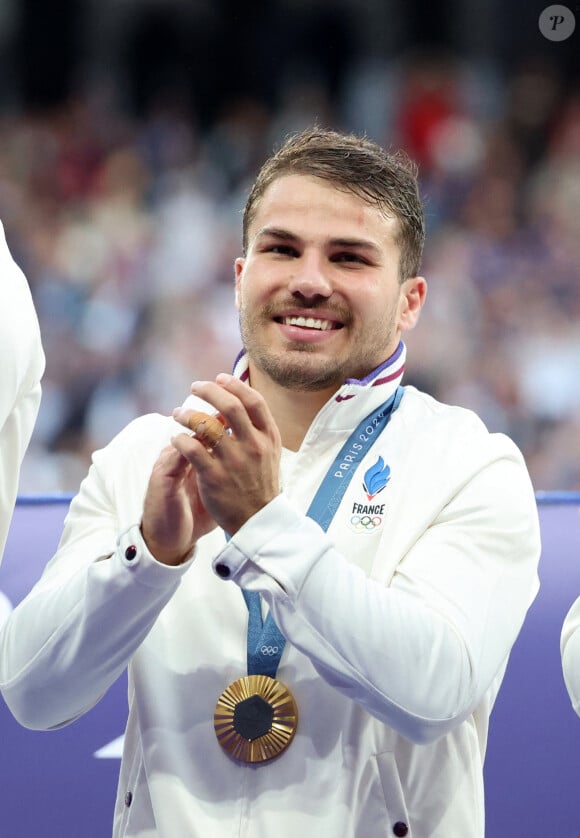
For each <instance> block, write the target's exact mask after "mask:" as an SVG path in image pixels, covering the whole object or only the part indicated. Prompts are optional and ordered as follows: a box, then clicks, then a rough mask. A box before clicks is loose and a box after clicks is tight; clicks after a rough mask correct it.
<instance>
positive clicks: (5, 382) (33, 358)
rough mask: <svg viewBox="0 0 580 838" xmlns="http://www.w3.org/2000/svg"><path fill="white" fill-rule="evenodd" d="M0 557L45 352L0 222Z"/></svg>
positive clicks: (31, 425)
mask: <svg viewBox="0 0 580 838" xmlns="http://www.w3.org/2000/svg"><path fill="white" fill-rule="evenodd" d="M0 358H1V359H2V360H1V361H0V560H1V559H2V555H3V553H4V547H5V545H6V537H7V535H8V530H9V527H10V521H11V520H12V513H13V512H14V504H15V503H16V494H17V490H18V481H19V478H20V467H21V465H22V459H23V457H24V454H25V452H26V449H27V447H28V443H29V442H30V437H31V435H32V431H33V428H34V423H35V422H36V416H37V414H38V408H39V404H40V392H41V385H40V380H41V378H42V374H43V372H44V352H43V350H42V343H41V339H40V329H39V326H38V320H37V317H36V312H35V310H34V305H33V302H32V297H31V295H30V289H29V288H28V283H27V282H26V278H25V276H24V274H23V273H22V271H21V270H20V268H19V267H18V265H17V264H16V263H15V262H14V260H13V259H12V256H11V254H10V251H9V249H8V245H7V244H6V237H5V235H4V228H3V226H2V224H1V223H0Z"/></svg>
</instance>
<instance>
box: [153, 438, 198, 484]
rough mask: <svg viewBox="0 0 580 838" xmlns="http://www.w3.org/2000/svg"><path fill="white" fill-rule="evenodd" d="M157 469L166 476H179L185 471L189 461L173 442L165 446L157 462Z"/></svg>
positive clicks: (188, 466)
mask: <svg viewBox="0 0 580 838" xmlns="http://www.w3.org/2000/svg"><path fill="white" fill-rule="evenodd" d="M156 467H157V471H158V472H160V473H161V474H163V475H165V476H166V477H170V478H176V477H177V478H179V477H182V476H183V475H185V474H186V473H187V470H188V469H189V468H190V463H189V461H188V460H187V458H185V457H184V456H183V455H182V454H181V452H180V451H179V449H177V448H176V447H175V446H174V445H173V444H171V445H167V446H165V448H163V450H162V451H161V453H160V455H159V457H158V460H157V463H156Z"/></svg>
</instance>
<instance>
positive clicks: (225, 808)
mask: <svg viewBox="0 0 580 838" xmlns="http://www.w3.org/2000/svg"><path fill="white" fill-rule="evenodd" d="M240 363H241V364H242V365H243V363H244V361H243V360H242V361H241V362H240ZM238 366H239V369H238V370H237V372H238V374H241V372H242V368H241V367H240V365H238ZM388 372H389V368H388V366H387V368H386V370H385V368H384V366H383V368H380V369H379V370H378V371H376V372H375V373H374V374H373V375H371V376H369V377H368V378H367V379H365V380H364V381H363V382H350V383H347V384H345V385H344V386H343V388H342V389H341V390H340V391H339V393H338V394H337V395H336V396H335V397H334V398H333V399H331V400H330V401H329V402H328V403H327V404H326V405H325V406H324V407H323V408H322V410H321V411H320V413H319V414H318V416H317V417H316V419H315V421H314V422H313V424H312V426H311V428H310V430H309V432H308V434H307V436H306V438H305V440H304V442H303V444H302V446H301V448H300V450H299V451H298V452H297V453H291V452H284V456H283V460H282V483H283V493H282V494H281V495H280V496H279V497H277V498H276V499H275V500H274V501H272V502H271V503H270V504H268V506H266V507H265V508H264V509H262V510H261V511H260V512H259V513H258V514H257V515H255V516H254V517H253V518H252V519H251V520H250V521H248V522H247V523H246V525H245V526H244V527H242V529H241V530H239V532H238V533H236V535H235V536H234V537H233V538H232V539H231V541H230V542H229V543H228V544H225V539H224V537H223V534H222V533H221V532H220V531H217V530H215V531H214V532H213V533H210V534H209V535H208V536H206V537H205V539H203V540H202V541H201V542H200V543H199V544H198V546H197V549H196V552H195V554H194V556H193V558H192V559H191V560H190V561H189V562H187V563H186V564H185V565H183V566H180V567H177V568H173V567H166V566H164V565H162V564H159V563H157V562H156V561H155V560H154V559H153V557H152V556H151V555H149V554H148V551H147V549H146V548H145V546H144V544H143V542H142V540H141V538H140V535H139V529H138V523H139V520H140V516H141V511H142V503H143V497H144V492H145V488H146V484H147V480H148V476H149V474H150V471H151V467H152V464H153V462H154V460H155V459H156V456H157V453H158V452H159V450H160V448H161V447H162V446H163V445H164V444H166V443H167V441H168V440H169V439H170V437H171V436H172V435H173V434H175V433H176V431H177V430H178V428H177V426H176V424H175V423H174V422H173V420H172V419H169V418H166V417H163V416H158V415H151V416H146V417H142V418H140V419H138V420H136V421H135V422H133V423H132V424H131V425H129V426H128V427H127V428H126V429H125V430H124V431H123V432H121V433H120V434H119V435H118V436H117V437H116V438H115V439H114V440H113V441H112V442H111V443H110V445H109V446H107V447H106V448H105V449H104V450H101V451H99V452H97V453H95V455H94V461H93V465H92V467H91V470H90V472H89V475H88V476H87V478H86V479H85V481H84V482H83V484H82V487H81V490H80V492H79V495H78V496H77V497H76V498H75V499H74V501H73V503H72V505H71V509H70V513H69V515H68V518H67V522H66V525H65V532H64V535H63V539H62V541H61V545H60V547H59V550H58V552H57V555H56V556H55V558H54V559H53V560H52V561H51V562H50V563H49V565H48V567H47V569H46V571H45V573H44V575H43V577H42V578H41V580H40V581H39V583H38V584H37V585H36V586H35V588H34V589H33V591H32V592H31V593H30V594H29V596H28V597H27V598H26V599H25V600H24V602H23V603H21V604H20V605H19V606H18V607H17V608H16V610H15V611H14V612H13V614H12V616H11V618H10V620H9V622H8V624H7V625H6V626H5V627H4V629H3V632H2V635H1V637H0V686H1V689H2V691H3V694H4V697H5V699H6V701H7V703H8V705H9V706H10V708H11V709H12V711H13V713H14V714H15V716H16V717H17V718H18V719H19V720H20V721H21V722H22V723H23V724H25V725H27V726H29V727H33V728H50V727H55V726H58V725H63V724H66V723H67V722H68V721H70V720H72V719H74V718H76V717H78V716H80V715H81V714H82V713H84V712H86V711H87V710H88V709H89V708H90V707H91V706H93V705H94V704H95V703H96V702H97V701H98V700H99V697H100V696H101V695H102V694H103V693H104V692H105V691H106V690H107V688H108V687H109V686H110V684H111V683H112V682H113V681H114V680H115V679H116V678H117V677H118V676H119V674H120V673H121V672H122V671H123V670H124V669H125V667H126V666H127V665H128V666H129V720H128V725H127V731H126V736H125V752H124V757H123V762H122V768H121V776H120V782H119V790H118V797H117V806H116V813H115V826H114V835H115V836H116V838H121V836H123V838H129V837H130V838H137V836H138V838H153V836H159V837H160V838H186V836H187V838H291V837H292V838H294V836H296V835H298V836H300V838H383V836H384V838H387V836H391V835H407V836H408V838H471V836H473V838H482V836H483V834H484V800H483V783H482V764H483V759H484V753H485V745H486V738H487V730H488V717H489V713H490V711H491V708H492V705H493V702H494V699H495V697H496V694H497V690H498V688H499V685H500V682H501V679H502V675H503V672H504V668H505V665H506V662H507V658H508V655H509V652H510V649H511V647H512V644H513V643H514V640H515V638H516V636H517V634H518V632H519V630H520V627H521V625H522V622H523V620H524V616H525V614H526V610H527V608H528V607H529V605H530V603H531V602H532V600H533V598H534V595H535V593H536V591H537V586H538V582H537V572H536V571H537V562H538V558H539V552H540V543H539V525H538V516H537V510H536V505H535V499H534V494H533V491H532V487H531V485H530V481H529V478H528V474H527V471H526V469H525V466H524V464H523V461H522V457H521V455H520V453H519V452H518V450H517V449H516V447H515V446H514V445H513V443H512V442H511V441H510V440H508V439H507V438H506V437H504V436H501V435H491V434H489V433H488V432H487V430H486V429H485V428H484V426H483V425H482V423H481V422H480V420H479V419H478V418H477V417H476V416H475V415H474V414H472V413H471V412H469V411H466V410H463V409H460V408H455V407H448V406H444V405H442V404H439V403H437V402H436V401H434V400H433V399H432V398H430V397H429V396H426V395H424V394H422V393H420V392H418V391H417V390H415V389H414V388H412V387H408V388H406V390H405V395H404V397H403V400H402V402H401V405H400V407H399V408H398V410H397V411H396V413H395V414H394V415H393V417H392V419H391V422H390V424H389V425H388V427H387V428H386V430H385V431H384V432H383V434H382V436H381V437H380V438H379V440H378V441H377V442H376V443H375V445H374V447H373V448H372V449H371V451H370V453H368V455H367V457H366V459H365V461H364V462H363V464H362V465H361V467H360V469H359V471H360V474H359V472H357V473H356V475H355V477H354V479H353V480H352V482H351V483H350V486H349V488H348V490H347V493H346V495H345V497H344V498H343V501H342V503H341V505H340V507H339V508H338V510H337V512H336V515H335V517H334V520H333V522H332V524H331V526H330V529H329V531H328V534H325V533H324V532H323V531H322V530H321V528H320V527H319V526H318V525H317V524H316V523H314V522H313V521H311V520H310V519H308V518H307V517H306V516H305V511H306V509H307V508H308V505H309V502H310V499H311V497H312V496H313V494H314V492H315V491H316V488H317V487H318V484H319V483H320V481H321V479H322V477H323V475H324V473H325V471H326V470H327V469H328V467H329V464H330V463H332V461H333V459H334V456H335V455H336V454H337V452H338V451H339V449H340V447H341V445H342V444H343V443H344V441H345V440H346V438H347V437H348V433H349V432H350V430H351V429H352V427H354V426H355V425H356V424H357V422H358V421H359V420H360V419H361V418H362V417H364V416H365V415H367V414H368V413H369V412H370V411H371V410H372V409H373V408H374V407H375V406H376V405H378V404H380V403H381V402H382V401H384V400H385V398H386V397H387V396H388V394H389V393H390V392H391V391H392V389H393V386H394V385H396V383H397V381H396V380H394V381H391V382H388V380H387V381H385V383H384V384H380V383H379V382H381V381H384V380H386V379H388V378H389V375H388V374H386V373H388ZM378 455H381V456H382V457H383V458H384V461H385V462H386V463H387V464H388V465H389V466H390V468H391V479H390V482H389V483H388V484H387V486H386V488H385V489H384V490H383V491H382V492H381V493H380V495H378V496H377V498H376V499H374V500H373V503H374V504H380V506H383V507H384V508H383V509H382V511H381V512H377V511H376V510H375V512H374V513H373V517H374V518H375V519H380V521H378V520H375V522H374V523H375V524H376V526H374V528H372V529H369V528H364V527H361V522H360V517H361V516H360V514H359V513H360V506H361V505H363V506H364V505H365V503H367V504H368V500H367V499H366V495H365V492H364V489H363V485H362V482H363V473H364V471H365V470H366V469H367V468H368V467H369V465H372V464H373V463H374V462H375V461H376V460H377V457H378ZM353 510H354V511H353ZM365 523H367V524H368V522H366V521H365ZM120 533H121V535H119V534H120ZM129 545H135V546H136V547H137V555H136V556H135V558H134V559H132V560H130V559H129V558H127V557H126V555H125V551H126V549H127V547H128V546H129ZM127 555H128V556H130V555H131V552H129V553H128V554H127ZM106 556H110V559H109V560H105V561H97V559H99V557H106ZM218 563H221V564H225V565H227V566H228V567H229V568H230V570H231V579H230V580H227V581H224V580H223V579H222V578H220V577H219V576H218V575H217V574H216V573H215V571H214V570H213V568H212V565H213V567H215V565H216V564H218ZM240 587H243V588H247V589H253V590H258V591H260V592H262V594H263V596H264V599H265V600H266V601H267V603H268V605H269V607H270V608H271V609H272V611H273V614H274V616H275V619H276V622H277V623H278V625H279V626H280V628H281V629H282V631H283V633H284V634H285V636H286V637H287V639H288V642H287V645H286V648H285V650H284V654H283V657H282V661H281V664H280V667H279V670H278V677H279V678H280V680H282V681H283V682H284V683H285V684H286V685H287V686H288V687H289V688H290V689H291V691H292V693H293V695H294V697H295V699H296V702H297V704H298V708H299V724H298V731H297V733H296V736H295V738H294V740H293V742H292V743H291V744H290V746H289V748H288V750H287V751H285V752H284V753H283V754H282V755H281V756H280V757H279V758H278V759H276V760H274V761H272V762H270V763H266V764H263V765H261V766H258V767H255V766H248V765H240V764H238V763H236V762H234V761H232V760H231V759H230V757H229V756H227V755H226V753H225V752H223V751H222V749H221V747H220V745H219V744H218V742H217V740H216V737H215V735H214V730H213V714H214V709H215V704H216V701H217V699H218V697H219V695H220V693H221V692H222V690H223V689H224V688H225V687H226V686H227V685H228V684H229V683H231V682H232V681H234V680H236V679H237V678H240V677H241V676H243V675H245V674H246V626H247V620H248V615H247V609H246V605H245V603H244V599H243V597H242V594H241V591H240ZM405 830H406V831H405Z"/></svg>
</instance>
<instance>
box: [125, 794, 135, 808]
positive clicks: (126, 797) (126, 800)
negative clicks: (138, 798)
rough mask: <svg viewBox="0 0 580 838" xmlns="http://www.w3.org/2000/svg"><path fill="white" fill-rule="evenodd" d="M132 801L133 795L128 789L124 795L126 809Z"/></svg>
mask: <svg viewBox="0 0 580 838" xmlns="http://www.w3.org/2000/svg"><path fill="white" fill-rule="evenodd" d="M132 802H133V795H132V793H131V792H130V791H128V792H127V794H126V795H125V806H126V807H127V809H128V808H129V806H130V805H131V803H132Z"/></svg>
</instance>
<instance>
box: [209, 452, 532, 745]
mask: <svg viewBox="0 0 580 838" xmlns="http://www.w3.org/2000/svg"><path fill="white" fill-rule="evenodd" d="M510 451H511V449H510ZM515 451H517V449H515V447H514V453H512V454H508V455H506V456H500V457H497V458H495V459H493V460H491V461H490V462H488V463H487V464H486V465H485V466H484V467H482V468H481V469H480V470H479V471H478V472H477V473H476V474H474V475H473V476H472V477H471V478H470V479H469V480H468V481H467V482H466V483H465V485H463V486H462V487H460V488H458V491H457V493H456V494H455V495H454V496H453V497H451V499H450V500H449V502H448V503H447V504H446V505H445V506H444V507H443V508H442V509H441V511H440V513H439V514H438V516H437V518H436V519H435V520H433V521H432V522H431V523H430V525H429V526H427V527H426V528H425V529H424V531H423V532H422V533H421V534H420V536H419V537H418V538H417V540H416V541H415V543H414V546H412V548H411V549H410V550H409V551H408V552H407V553H406V555H404V556H403V557H402V558H401V560H400V562H399V563H398V567H397V570H396V572H395V574H394V576H393V578H392V581H391V584H390V585H389V586H385V585H383V584H380V583H378V582H377V581H375V580H373V579H372V578H368V577H367V576H366V575H365V573H364V572H363V571H362V570H361V569H360V568H359V567H358V566H355V565H353V564H352V563H350V562H349V561H348V560H347V559H346V557H344V556H343V555H341V554H340V552H339V551H338V550H337V549H336V548H335V547H334V546H333V543H332V541H331V539H330V538H329V537H328V536H327V535H326V534H325V533H324V532H323V531H322V530H321V528H320V527H319V526H318V525H317V524H316V523H315V522H313V521H311V520H308V519H307V518H305V517H304V516H303V515H301V514H299V513H298V512H296V511H295V510H294V509H293V507H292V506H291V505H290V504H289V503H288V501H287V500H286V499H285V498H284V497H283V496H282V495H281V496H279V497H278V498H276V499H275V500H274V501H272V502H271V503H270V504H269V506H268V507H266V508H264V509H263V510H261V511H260V513H258V515H256V516H254V518H253V519H251V520H250V521H249V522H247V523H246V524H245V525H244V527H242V528H241V529H240V530H239V531H238V533H236V534H235V535H234V537H233V538H232V539H231V541H230V542H229V543H228V544H227V545H226V547H225V548H224V549H223V550H222V551H221V553H220V555H219V556H218V557H217V558H216V559H215V560H214V569H215V568H217V572H218V573H219V574H220V575H222V576H224V575H227V574H228V572H229V578H230V579H233V580H234V581H235V582H236V583H237V584H239V585H240V586H241V587H243V588H247V589H253V590H258V591H260V592H261V593H263V595H264V598H265V599H266V600H267V602H268V604H269V606H270V608H271V609H272V612H273V615H274V618H275V620H276V622H277V624H278V625H279V627H280V629H281V631H282V632H283V634H284V635H285V636H286V637H287V639H288V640H289V641H290V642H291V643H292V644H293V645H294V646H296V647H298V648H299V649H300V650H301V651H302V652H303V653H304V654H306V655H307V656H308V657H309V658H310V659H311V661H312V663H313V665H314V666H315V668H316V669H317V670H318V672H319V673H320V674H321V675H322V677H324V678H325V679H326V681H327V682H328V683H329V684H331V685H332V686H333V687H335V688H336V689H337V690H339V691H341V692H342V693H344V694H345V695H347V696H349V697H350V698H352V699H353V700H354V701H357V702H358V703H360V704H361V705H363V706H364V707H365V708H366V709H367V710H368V711H369V712H370V713H372V714H373V715H374V716H376V717H378V718H379V719H381V720H383V721H385V722H386V723H387V724H389V725H390V726H392V727H393V728H395V729H396V730H398V731H399V732H400V733H401V734H403V735H404V736H406V737H407V738H409V739H411V740H412V741H415V742H419V743H421V742H429V741H432V740H435V739H437V738H438V737H439V736H441V735H443V734H445V733H447V732H448V731H449V730H450V729H452V728H453V727H454V726H456V725H457V724H458V723H459V722H461V721H463V720H464V719H465V718H466V717H467V716H468V715H469V714H470V713H472V712H473V710H474V709H475V708H476V707H477V705H478V704H479V703H480V702H481V701H482V699H483V697H484V695H485V693H486V692H487V690H488V689H489V688H490V687H491V686H492V685H493V684H494V682H496V680H497V679H499V678H501V675H502V673H503V670H504V667H505V664H506V662H507V657H508V655H509V652H510V649H511V647H512V645H513V643H514V641H515V639H516V637H517V634H518V632H519V630H520V627H521V625H522V623H523V620H524V617H525V614H526V611H527V609H528V607H529V605H530V604H531V602H532V601H533V598H534V596H535V594H536V591H537V587H538V582H537V563H538V559H539V552H540V541H539V523H538V515H537V509H536V504H535V498H534V494H533V491H532V488H531V484H530V481H529V477H528V474H527V471H526V469H525V466H524V465H523V462H522V460H521V457H520V456H519V452H518V454H517V455H516V454H515ZM383 549H384V550H388V549H389V547H388V545H384V546H383ZM218 565H221V566H220V567H217V566H218ZM224 565H225V569H224Z"/></svg>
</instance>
